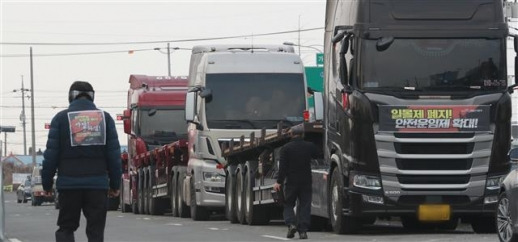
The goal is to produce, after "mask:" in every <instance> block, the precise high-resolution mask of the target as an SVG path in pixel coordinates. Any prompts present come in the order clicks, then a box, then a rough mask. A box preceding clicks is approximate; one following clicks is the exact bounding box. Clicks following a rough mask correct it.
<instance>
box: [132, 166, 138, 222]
mask: <svg viewBox="0 0 518 242" xmlns="http://www.w3.org/2000/svg"><path fill="white" fill-rule="evenodd" d="M135 179H137V181H136V182H135V183H136V184H137V185H136V188H135V193H136V196H137V199H135V201H133V194H131V191H133V189H131V186H132V185H131V186H130V200H131V210H132V212H133V214H139V210H138V208H139V207H138V203H139V196H138V191H139V175H138V171H137V175H135ZM130 184H133V181H132V180H131V176H130Z"/></svg>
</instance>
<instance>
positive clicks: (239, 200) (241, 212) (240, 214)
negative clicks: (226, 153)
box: [235, 164, 246, 224]
mask: <svg viewBox="0 0 518 242" xmlns="http://www.w3.org/2000/svg"><path fill="white" fill-rule="evenodd" d="M243 183H244V181H243V166H242V165H241V164H239V165H238V166H237V173H236V200H235V201H236V208H237V209H236V214H237V220H238V221H239V223H241V224H246V216H245V209H244V205H245V201H244V199H243V190H244V189H243Z"/></svg>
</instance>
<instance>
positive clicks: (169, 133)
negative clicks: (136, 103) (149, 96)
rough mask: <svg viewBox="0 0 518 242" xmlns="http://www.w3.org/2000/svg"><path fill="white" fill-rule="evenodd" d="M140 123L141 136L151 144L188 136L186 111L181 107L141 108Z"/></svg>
mask: <svg viewBox="0 0 518 242" xmlns="http://www.w3.org/2000/svg"><path fill="white" fill-rule="evenodd" d="M149 111H152V112H151V113H150V112H149ZM140 124H141V125H140V136H141V137H142V138H143V139H144V141H146V143H149V144H155V145H162V144H167V143H170V142H174V141H177V140H179V139H186V138H187V123H186V122H185V111H184V110H181V109H156V108H153V109H152V110H151V109H140Z"/></svg>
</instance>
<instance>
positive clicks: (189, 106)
mask: <svg viewBox="0 0 518 242" xmlns="http://www.w3.org/2000/svg"><path fill="white" fill-rule="evenodd" d="M196 94H197V93H196V92H188V93H187V94H186V96H185V120H186V121H187V122H193V121H194V115H195V110H196Z"/></svg>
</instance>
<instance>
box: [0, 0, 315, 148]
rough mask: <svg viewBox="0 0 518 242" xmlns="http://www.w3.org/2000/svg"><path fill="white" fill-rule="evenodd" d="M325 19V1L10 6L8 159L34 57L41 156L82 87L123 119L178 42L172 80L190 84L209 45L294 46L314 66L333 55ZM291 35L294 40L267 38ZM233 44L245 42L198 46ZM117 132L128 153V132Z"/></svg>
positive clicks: (0, 46)
mask: <svg viewBox="0 0 518 242" xmlns="http://www.w3.org/2000/svg"><path fill="white" fill-rule="evenodd" d="M324 16H325V0H235V1H228V0H212V1H201V0H189V1H179V0H164V1H23V0H22V1H9V0H0V30H1V31H0V82H1V86H0V117H1V122H0V125H1V126H16V132H15V133H8V134H7V153H8V154H9V153H11V152H12V153H14V154H23V128H22V127H23V126H22V122H21V121H20V114H21V111H22V95H21V92H20V91H17V92H13V90H15V89H18V90H20V89H21V85H22V79H23V81H24V84H25V88H27V89H30V88H31V85H30V83H31V82H30V81H31V71H30V58H29V52H30V48H31V47H32V53H33V83H34V110H35V111H34V112H35V115H34V118H35V129H34V130H35V136H36V150H38V149H41V150H45V144H46V141H47V135H48V130H46V129H45V123H50V120H51V119H52V117H53V116H54V115H55V114H56V113H58V112H59V111H61V110H63V109H65V108H66V107H67V106H68V89H69V87H70V85H71V84H72V82H74V81H77V80H82V81H88V82H90V83H91V84H92V86H93V87H94V90H95V91H96V94H95V95H96V97H95V103H96V104H97V106H98V107H99V108H101V109H103V110H105V111H107V112H109V113H110V114H111V115H112V116H113V117H115V116H116V115H117V114H121V113H122V110H123V109H124V108H125V107H126V92H127V89H128V87H129V84H128V80H129V76H130V75H131V74H143V75H150V76H166V75H167V74H168V67H167V61H168V59H167V58H168V57H167V54H166V52H167V43H168V42H169V43H170V47H171V48H173V47H179V48H180V49H179V50H173V51H172V53H171V58H170V61H171V75H172V76H187V75H188V68H189V58H190V50H189V49H191V48H192V47H193V46H195V45H204V44H233V43H235V44H282V43H284V42H292V43H295V44H299V45H301V46H305V47H300V54H301V58H302V60H303V62H304V64H305V65H306V66H314V65H315V55H316V53H317V52H318V50H322V49H323V46H322V44H323V38H324V30H323V27H324ZM315 28H316V30H310V29H315ZM299 30H301V31H300V32H299ZM306 30H307V31H306ZM285 31H288V32H291V33H286V34H275V35H263V34H268V33H277V32H285ZM231 36H241V37H239V38H232V39H220V40H204V41H188V40H193V39H196V40H200V39H207V38H216V37H231ZM299 36H300V38H299ZM128 42H129V43H130V44H128ZM135 42H153V43H147V44H140V43H135ZM78 43H90V44H91V45H78ZM156 48H160V50H155V49H156ZM129 50H134V51H133V53H132V54H130V53H129ZM295 50H296V52H297V53H299V48H298V47H295ZM98 52H109V53H104V54H96V53H98ZM26 96H30V93H26ZM30 107H31V100H30V99H29V98H28V97H26V99H25V108H26V110H25V113H26V117H27V119H26V132H27V135H26V137H27V147H30V146H31V144H32V140H31V132H32V129H31V109H30ZM116 126H117V130H118V134H119V140H120V143H121V145H126V143H127V140H126V135H125V134H124V132H123V128H122V122H121V121H116ZM0 140H2V141H3V140H4V134H1V135H0ZM2 149H3V147H2ZM2 155H3V154H2Z"/></svg>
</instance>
